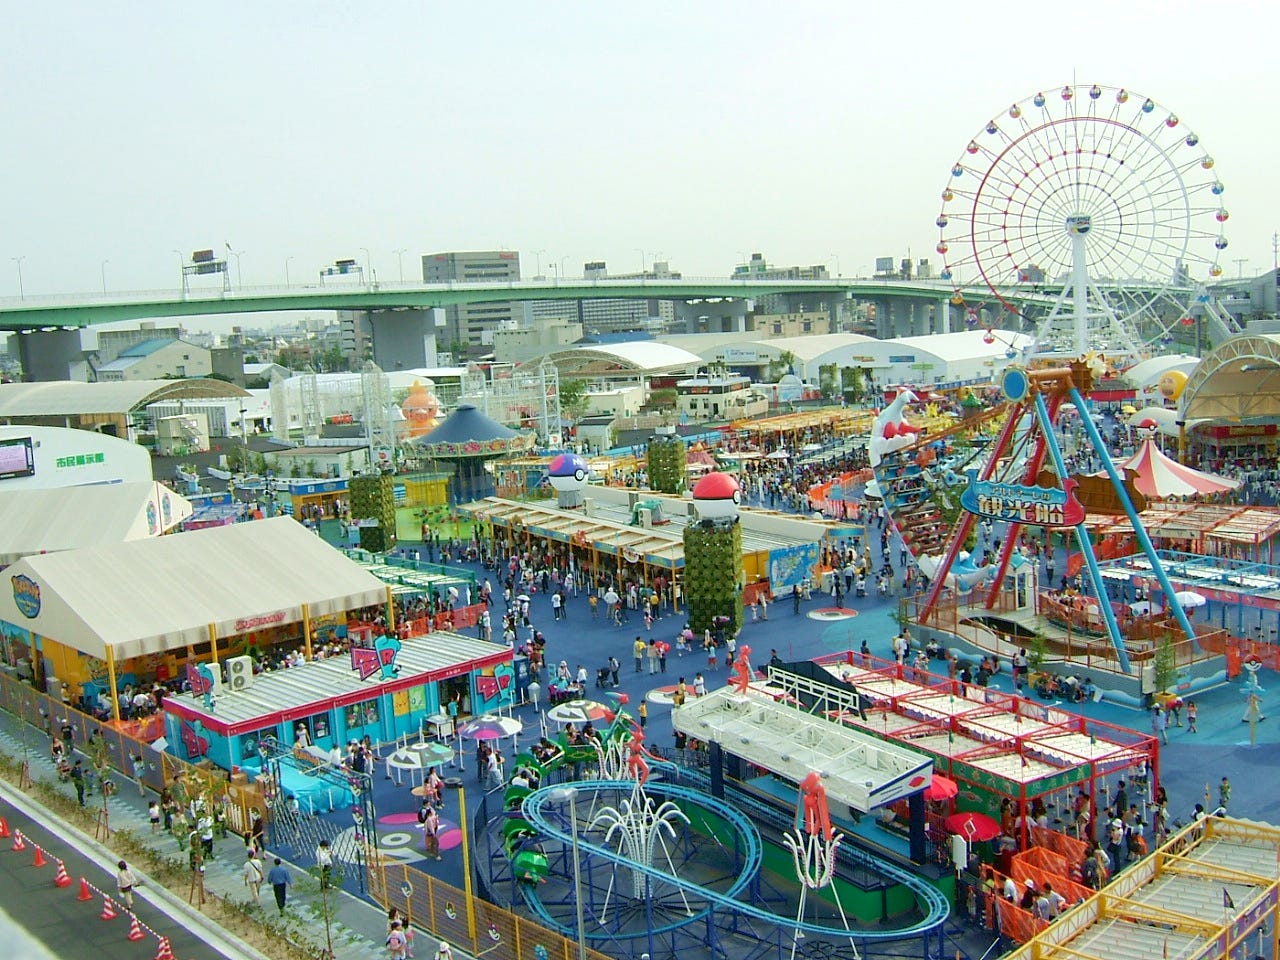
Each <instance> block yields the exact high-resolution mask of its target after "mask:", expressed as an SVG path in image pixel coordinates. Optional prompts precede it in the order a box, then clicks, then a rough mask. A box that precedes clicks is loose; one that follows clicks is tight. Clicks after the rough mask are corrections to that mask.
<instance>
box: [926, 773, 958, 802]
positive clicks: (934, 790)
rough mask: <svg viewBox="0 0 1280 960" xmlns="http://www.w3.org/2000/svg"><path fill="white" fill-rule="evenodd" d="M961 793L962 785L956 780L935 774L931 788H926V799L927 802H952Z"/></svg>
mask: <svg viewBox="0 0 1280 960" xmlns="http://www.w3.org/2000/svg"><path fill="white" fill-rule="evenodd" d="M959 792H960V785H959V784H957V783H956V782H955V781H954V780H952V779H951V778H950V777H944V776H942V775H941V774H938V773H935V774H934V775H933V781H932V782H931V783H930V784H929V786H927V787H925V790H924V798H925V799H926V800H950V799H951V798H952V797H954V796H955V795H956V794H957V793H959Z"/></svg>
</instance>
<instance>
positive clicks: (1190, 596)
mask: <svg viewBox="0 0 1280 960" xmlns="http://www.w3.org/2000/svg"><path fill="white" fill-rule="evenodd" d="M1173 599H1174V600H1176V601H1177V602H1178V606H1180V607H1182V609H1184V610H1190V609H1192V608H1194V607H1203V606H1204V605H1205V604H1206V603H1208V602H1209V599H1208V597H1206V596H1205V595H1204V594H1203V593H1194V592H1192V591H1191V590H1181V591H1179V592H1178V593H1175V594H1174V595H1173Z"/></svg>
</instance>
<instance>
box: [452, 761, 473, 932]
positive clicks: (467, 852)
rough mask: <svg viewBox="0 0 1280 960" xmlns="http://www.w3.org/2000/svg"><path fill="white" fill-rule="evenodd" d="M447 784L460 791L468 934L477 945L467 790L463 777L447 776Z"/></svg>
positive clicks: (459, 805)
mask: <svg viewBox="0 0 1280 960" xmlns="http://www.w3.org/2000/svg"><path fill="white" fill-rule="evenodd" d="M444 783H445V786H447V787H451V788H453V789H454V790H457V791H458V827H459V829H461V831H462V887H463V891H464V892H465V893H466V895H467V934H468V936H470V937H471V947H472V949H473V950H474V949H475V947H476V901H475V897H474V896H473V895H472V893H471V844H470V842H469V841H468V839H467V791H466V789H465V788H464V787H463V786H462V778H461V777H447V778H446V779H445V781H444Z"/></svg>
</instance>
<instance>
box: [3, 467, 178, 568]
mask: <svg viewBox="0 0 1280 960" xmlns="http://www.w3.org/2000/svg"><path fill="white" fill-rule="evenodd" d="M191 512H192V510H191V503H190V501H188V500H187V499H186V498H185V497H181V496H179V495H178V494H176V493H174V492H173V491H172V490H170V489H169V488H168V487H166V486H165V485H164V484H162V483H156V482H155V481H154V480H152V481H146V482H133V483H110V484H94V485H91V486H86V487H50V488H47V489H25V490H8V489H6V490H4V491H0V567H5V566H8V565H9V564H11V563H14V562H15V561H18V560H21V559H22V558H23V557H29V556H33V555H36V554H41V553H57V552H60V551H62V550H76V549H80V548H82V547H99V546H107V545H108V544H113V543H124V542H125V541H127V540H141V539H144V538H146V537H158V536H160V535H161V534H162V533H165V532H167V531H169V530H172V529H173V528H174V527H176V526H177V525H178V524H180V523H181V522H182V521H183V520H186V519H187V518H188V517H190V516H191Z"/></svg>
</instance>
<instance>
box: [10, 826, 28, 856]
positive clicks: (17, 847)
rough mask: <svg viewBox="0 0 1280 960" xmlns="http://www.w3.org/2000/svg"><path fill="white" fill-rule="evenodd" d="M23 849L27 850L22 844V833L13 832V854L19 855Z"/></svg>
mask: <svg viewBox="0 0 1280 960" xmlns="http://www.w3.org/2000/svg"><path fill="white" fill-rule="evenodd" d="M25 849H27V845H26V844H25V843H23V842H22V831H21V830H15V831H13V851H14V852H15V853H21V852H22V851H23V850H25Z"/></svg>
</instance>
